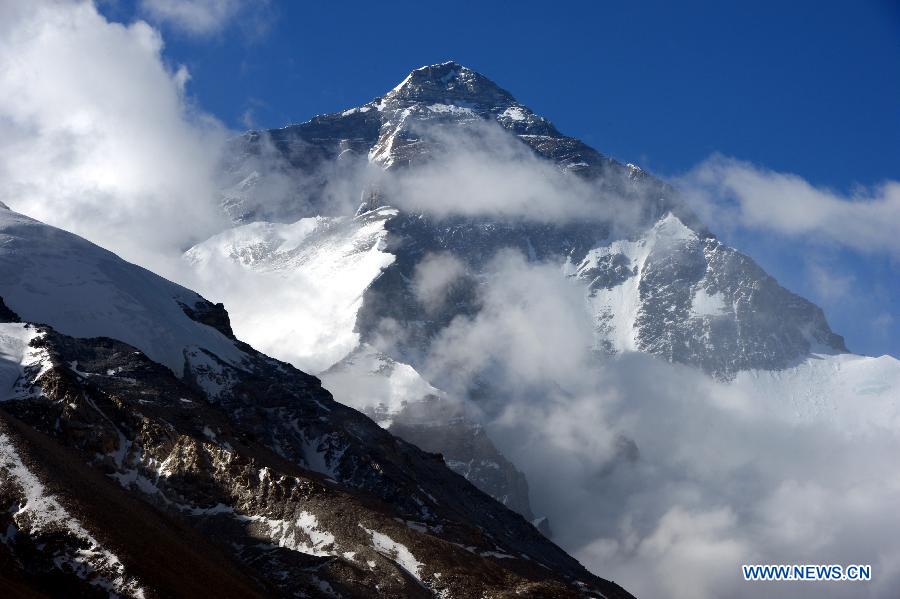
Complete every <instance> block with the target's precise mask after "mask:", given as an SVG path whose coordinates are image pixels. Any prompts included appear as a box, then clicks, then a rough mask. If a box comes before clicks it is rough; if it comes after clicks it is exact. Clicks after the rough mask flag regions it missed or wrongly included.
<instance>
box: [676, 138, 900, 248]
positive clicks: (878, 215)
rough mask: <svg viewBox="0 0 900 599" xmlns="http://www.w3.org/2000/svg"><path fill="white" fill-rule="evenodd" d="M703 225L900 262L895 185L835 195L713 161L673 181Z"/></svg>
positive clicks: (743, 165)
mask: <svg viewBox="0 0 900 599" xmlns="http://www.w3.org/2000/svg"><path fill="white" fill-rule="evenodd" d="M678 185H679V186H680V187H682V189H683V190H684V191H685V193H686V195H687V197H688V199H689V200H690V201H692V202H693V204H694V206H695V208H696V209H697V210H698V212H700V214H701V216H702V217H704V219H705V220H706V222H707V224H709V225H711V226H712V227H713V228H714V229H716V228H718V229H720V230H723V229H728V228H731V227H733V226H734V225H735V224H737V225H740V226H743V227H747V228H752V229H759V230H766V231H772V232H775V233H778V234H781V235H785V236H790V237H803V238H804V239H806V240H808V241H814V242H815V241H820V242H825V243H830V244H835V245H839V246H843V247H848V248H852V249H854V250H858V251H863V252H885V253H888V254H891V255H893V256H900V236H898V235H897V223H898V222H900V182H898V181H886V182H885V183H883V184H881V185H879V186H877V187H874V188H872V189H860V190H858V191H856V192H855V193H851V194H841V193H838V192H835V191H832V190H829V189H825V188H821V187H816V186H814V185H812V184H810V183H809V182H808V181H806V180H805V179H803V178H802V177H799V176H797V175H793V174H790V173H778V172H774V171H770V170H767V169H764V168H761V167H758V166H755V165H752V164H750V163H747V162H741V161H738V160H735V159H731V158H725V157H722V156H713V157H711V158H709V159H707V160H706V161H704V162H703V163H701V164H700V165H698V166H697V167H695V168H694V169H693V170H691V171H690V172H689V173H688V174H687V175H686V176H684V177H682V178H681V179H680V180H679V181H678Z"/></svg>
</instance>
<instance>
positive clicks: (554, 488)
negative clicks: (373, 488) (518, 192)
mask: <svg viewBox="0 0 900 599" xmlns="http://www.w3.org/2000/svg"><path fill="white" fill-rule="evenodd" d="M481 296H482V297H481V301H482V306H483V307H482V310H481V311H480V312H479V313H478V314H477V315H475V316H472V317H458V318H457V319H456V320H454V321H453V322H452V323H451V324H450V325H449V326H448V327H447V328H446V329H445V330H444V331H443V332H442V333H441V334H440V335H439V336H438V337H437V339H436V341H435V344H434V347H433V349H432V351H431V353H430V355H429V358H428V362H427V369H426V371H427V373H428V375H429V376H428V378H429V380H431V381H432V382H433V383H435V384H436V385H437V386H439V387H441V388H444V389H449V390H452V391H453V393H455V394H468V395H465V396H467V397H468V398H469V401H470V402H471V404H473V406H474V409H473V410H471V412H472V413H480V414H481V415H482V418H483V420H484V422H485V423H486V426H487V427H488V431H489V433H490V435H491V437H492V439H493V440H494V441H495V443H496V444H497V445H498V447H500V449H501V450H502V451H503V452H504V453H505V454H506V455H507V456H508V457H509V458H510V459H511V460H512V461H513V462H514V463H515V464H516V465H517V466H518V467H519V468H521V469H522V470H523V471H524V472H525V474H526V476H527V478H528V481H529V485H530V487H531V497H532V507H533V509H534V511H535V513H537V514H541V515H547V516H549V518H550V522H551V526H552V528H553V529H554V534H555V536H554V540H555V541H556V542H558V543H559V544H560V545H561V546H562V547H564V548H566V549H567V550H569V551H570V552H572V553H573V554H574V555H576V557H578V558H579V559H581V560H582V561H583V563H585V565H586V566H588V567H589V568H590V569H592V570H593V571H595V572H597V573H599V574H601V575H603V576H606V577H610V578H613V579H615V580H616V581H617V582H619V583H621V584H623V585H624V586H625V587H626V588H628V589H629V590H630V591H632V592H633V593H635V594H636V596H638V597H645V598H646V597H649V598H654V597H675V598H682V597H683V598H690V599H712V598H716V597H748V598H749V597H758V596H760V594H763V595H765V596H767V597H814V596H815V597H820V596H826V597H845V596H849V595H851V594H852V595H853V596H859V597H889V596H892V593H894V591H895V589H896V588H897V584H900V540H898V539H897V538H896V535H894V534H893V531H894V530H896V529H897V527H898V526H900V515H897V513H896V510H894V509H893V508H892V507H891V506H892V505H894V504H895V503H896V502H897V501H898V500H900V478H898V476H896V475H895V474H892V473H894V472H895V471H896V469H895V468H894V467H893V465H892V464H893V458H892V456H894V455H896V452H897V451H898V450H900V439H898V438H897V435H896V433H895V431H894V430H892V428H891V426H890V425H888V424H887V423H886V422H888V421H882V424H881V425H879V424H878V422H879V421H880V418H877V417H873V418H872V419H871V421H869V422H868V423H867V424H860V425H859V426H851V425H850V422H849V421H847V420H845V419H843V418H841V417H835V416H832V413H833V410H834V409H836V408H835V407H834V406H831V407H829V406H828V405H827V399H825V398H824V397H823V398H820V401H825V402H826V405H825V407H823V408H822V410H821V412H820V413H815V414H813V415H812V416H810V417H809V418H808V419H807V420H804V421H800V420H798V419H797V418H796V417H795V410H796V409H797V408H796V406H795V405H794V404H792V403H791V402H790V398H788V397H784V396H773V397H771V398H767V399H761V395H765V394H760V393H758V392H757V391H756V390H755V387H753V386H751V387H747V386H746V385H747V383H745V382H739V383H734V384H726V383H721V382H717V381H714V380H712V379H710V378H708V377H706V376H704V375H703V374H701V373H700V372H698V371H695V370H694V369H691V368H688V367H683V366H677V365H672V364H668V363H665V362H662V361H660V360H658V359H655V358H653V357H650V356H647V355H643V354H625V355H619V356H614V357H603V356H597V355H595V354H593V353H592V352H590V351H589V349H588V348H589V347H590V331H591V330H592V323H591V322H590V317H589V315H588V314H587V312H586V311H585V310H584V309H583V305H582V302H583V289H582V288H581V287H580V285H578V284H577V283H576V282H575V281H573V280H569V279H566V278H565V277H564V276H563V274H562V273H561V272H560V269H559V267H558V265H555V264H540V263H537V264H535V263H530V262H528V261H527V260H526V259H525V258H524V257H523V256H521V255H519V254H516V253H512V252H502V253H501V254H499V255H498V256H497V257H496V258H495V259H494V260H493V261H492V263H491V265H490V266H489V267H488V269H487V276H486V277H485V285H484V288H483V289H482V291H481ZM761 376H763V377H765V376H766V375H761ZM751 378H752V377H751ZM750 384H751V385H758V384H759V382H758V381H756V380H751V381H750ZM773 384H774V383H773ZM885 384H890V383H889V382H887V381H885ZM776 388H777V387H776ZM871 401H872V400H868V401H867V399H866V396H859V399H858V402H859V405H858V407H857V408H856V409H857V410H860V411H863V410H866V409H873V410H874V409H876V406H875V404H871ZM841 409H843V408H841ZM850 411H851V412H852V411H853V410H850ZM894 411H896V410H894ZM894 418H896V416H894ZM873 422H874V423H875V424H874V425H873V424H872V423H873ZM770 562H771V563H827V564H831V563H838V564H849V563H869V564H872V566H873V571H876V572H878V573H879V574H877V575H876V576H875V580H874V581H873V582H871V583H867V584H853V583H802V584H777V583H771V584H766V583H748V582H745V581H744V580H743V578H742V574H741V570H740V566H741V564H743V563H770ZM851 585H852V586H851Z"/></svg>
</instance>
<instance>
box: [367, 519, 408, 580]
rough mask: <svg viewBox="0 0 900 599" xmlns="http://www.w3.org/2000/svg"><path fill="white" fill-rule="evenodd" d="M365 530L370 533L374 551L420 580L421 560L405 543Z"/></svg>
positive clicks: (374, 531)
mask: <svg viewBox="0 0 900 599" xmlns="http://www.w3.org/2000/svg"><path fill="white" fill-rule="evenodd" d="M365 530H366V532H368V533H369V534H370V535H372V546H373V547H374V548H375V550H376V551H378V552H379V553H381V554H382V555H384V556H386V557H388V558H389V559H391V560H392V561H393V562H394V563H396V564H397V565H398V566H400V567H401V568H403V569H404V570H406V571H407V572H409V573H410V574H411V575H412V576H413V578H415V579H416V580H418V581H419V582H422V575H421V571H420V568H421V567H422V562H420V561H419V560H417V559H416V558H415V556H414V555H413V554H412V552H411V551H410V550H409V549H408V548H407V547H406V546H405V545H403V544H401V543H398V542H396V541H395V540H393V539H392V538H391V537H389V536H387V535H386V534H384V533H381V532H378V531H376V530H369V529H368V528H366V529H365Z"/></svg>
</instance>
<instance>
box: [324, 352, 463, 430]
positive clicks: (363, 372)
mask: <svg viewBox="0 0 900 599" xmlns="http://www.w3.org/2000/svg"><path fill="white" fill-rule="evenodd" d="M319 377H320V378H321V379H322V386H323V387H325V388H326V389H328V390H329V391H331V394H332V395H334V398H335V399H336V400H337V401H339V402H341V403H342V404H345V405H348V406H350V407H352V408H355V409H357V410H359V411H360V412H362V413H364V414H366V415H367V416H369V417H370V418H372V419H373V420H374V421H375V422H377V423H378V424H379V425H381V426H382V427H384V428H390V426H391V424H392V422H393V419H394V418H395V417H396V416H397V415H398V414H400V413H401V412H402V411H403V410H404V408H406V407H407V406H409V405H411V404H415V403H419V402H422V401H424V400H425V399H426V398H440V399H446V394H445V393H444V392H443V391H441V390H440V389H436V388H435V387H433V386H431V384H430V383H428V381H426V380H425V379H424V378H422V376H421V375H420V374H419V373H418V372H416V370H415V369H414V368H413V367H412V366H410V365H409V364H404V363H403V362H397V361H396V360H393V359H391V358H390V357H389V356H387V355H385V354H383V353H381V352H379V351H377V350H376V349H375V348H373V347H372V346H370V345H369V344H367V343H364V344H362V345H361V346H360V347H359V348H357V349H356V350H355V351H354V352H353V353H351V354H350V355H349V356H347V357H346V358H345V359H343V360H342V361H341V362H339V363H338V364H336V365H335V366H333V367H332V368H330V369H328V370H326V371H325V372H323V373H321V374H320V375H319Z"/></svg>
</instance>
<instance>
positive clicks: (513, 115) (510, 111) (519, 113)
mask: <svg viewBox="0 0 900 599" xmlns="http://www.w3.org/2000/svg"><path fill="white" fill-rule="evenodd" d="M500 118H506V119H509V120H511V121H524V120H525V119H526V118H528V115H527V114H526V113H525V111H524V110H523V109H522V107H521V106H510V107H509V108H507V109H506V110H504V111H503V112H502V113H500Z"/></svg>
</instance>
